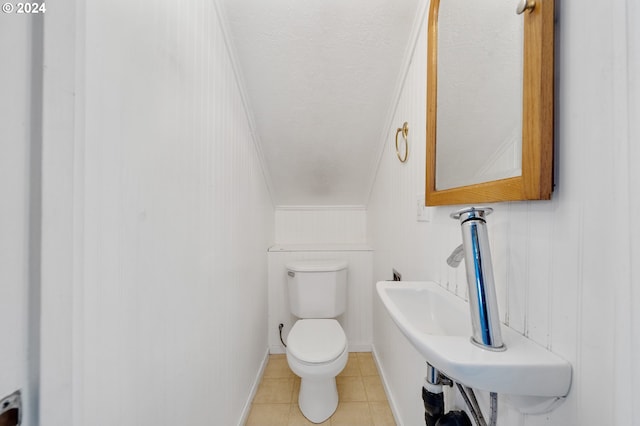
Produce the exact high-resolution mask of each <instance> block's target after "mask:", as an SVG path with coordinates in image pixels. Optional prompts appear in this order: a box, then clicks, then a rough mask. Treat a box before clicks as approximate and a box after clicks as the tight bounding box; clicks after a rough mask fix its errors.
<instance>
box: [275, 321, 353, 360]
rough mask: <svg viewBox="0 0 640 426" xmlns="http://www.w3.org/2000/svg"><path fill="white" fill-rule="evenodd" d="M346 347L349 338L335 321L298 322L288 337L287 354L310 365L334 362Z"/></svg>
mask: <svg viewBox="0 0 640 426" xmlns="http://www.w3.org/2000/svg"><path fill="white" fill-rule="evenodd" d="M346 346H347V336H346V335H345V334H344V330H342V327H341V326H340V323H339V322H338V321H336V320H335V319H301V320H298V321H297V322H296V323H295V324H294V325H293V327H292V328H291V331H290V332H289V336H288V337H287V352H289V353H290V354H291V355H292V356H294V357H295V358H296V359H298V360H300V361H302V362H304V363H308V364H323V363H328V362H331V361H334V360H336V359H337V358H338V357H339V356H340V355H342V353H343V352H344V351H345V348H346Z"/></svg>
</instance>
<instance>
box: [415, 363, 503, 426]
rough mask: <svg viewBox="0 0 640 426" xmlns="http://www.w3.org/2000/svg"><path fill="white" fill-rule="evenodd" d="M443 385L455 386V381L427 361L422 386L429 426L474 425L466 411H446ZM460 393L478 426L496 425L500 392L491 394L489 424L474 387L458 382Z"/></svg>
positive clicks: (425, 417) (425, 414)
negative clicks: (425, 374)
mask: <svg viewBox="0 0 640 426" xmlns="http://www.w3.org/2000/svg"><path fill="white" fill-rule="evenodd" d="M443 386H453V381H452V380H451V379H449V378H448V377H447V376H445V375H444V374H441V373H440V372H439V371H438V370H437V369H436V368H435V367H433V366H432V365H431V364H429V363H427V377H425V381H424V385H423V386H422V401H423V402H424V421H425V424H426V425H427V426H472V425H471V420H470V419H469V416H467V414H466V413H465V412H464V411H449V412H448V413H445V407H444V393H443V390H442V387H443ZM456 386H457V387H458V390H459V391H460V395H462V398H463V399H464V402H465V404H467V407H468V408H469V411H470V412H471V415H472V416H473V420H474V421H475V423H476V425H477V426H496V424H497V420H498V394H497V393H495V392H491V394H490V410H491V417H490V418H489V423H488V424H487V422H486V420H485V419H484V416H483V415H482V410H481V409H480V404H478V399H477V398H476V394H475V392H474V391H473V389H472V388H470V387H468V386H463V385H462V384H460V383H456Z"/></svg>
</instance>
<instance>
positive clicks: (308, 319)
mask: <svg viewBox="0 0 640 426" xmlns="http://www.w3.org/2000/svg"><path fill="white" fill-rule="evenodd" d="M286 268H287V283H288V287H289V303H290V307H291V313H292V314H293V315H295V316H296V317H298V318H300V319H299V320H298V321H296V323H295V324H294V325H293V327H292V328H291V331H290V332H289V335H288V337H287V362H288V363H289V367H290V368H291V370H292V371H293V372H294V373H295V374H297V375H298V376H300V378H301V379H302V380H301V383H300V394H299V396H298V405H299V406H300V411H302V414H304V416H305V417H306V418H307V419H309V420H310V421H312V422H314V423H322V422H323V421H325V420H327V419H328V418H329V417H331V415H332V414H333V413H334V412H335V411H336V408H337V407H338V390H337V388H336V376H337V375H338V374H339V373H340V372H341V371H342V370H343V369H344V367H345V366H346V365H347V358H348V356H349V351H348V348H347V336H346V335H345V334H344V330H343V329H342V327H341V326H340V323H339V322H338V321H336V320H335V319H334V318H336V317H338V316H339V315H341V314H342V313H344V311H345V309H346V306H347V262H345V261H342V260H301V261H295V262H290V263H288V264H287V265H286Z"/></svg>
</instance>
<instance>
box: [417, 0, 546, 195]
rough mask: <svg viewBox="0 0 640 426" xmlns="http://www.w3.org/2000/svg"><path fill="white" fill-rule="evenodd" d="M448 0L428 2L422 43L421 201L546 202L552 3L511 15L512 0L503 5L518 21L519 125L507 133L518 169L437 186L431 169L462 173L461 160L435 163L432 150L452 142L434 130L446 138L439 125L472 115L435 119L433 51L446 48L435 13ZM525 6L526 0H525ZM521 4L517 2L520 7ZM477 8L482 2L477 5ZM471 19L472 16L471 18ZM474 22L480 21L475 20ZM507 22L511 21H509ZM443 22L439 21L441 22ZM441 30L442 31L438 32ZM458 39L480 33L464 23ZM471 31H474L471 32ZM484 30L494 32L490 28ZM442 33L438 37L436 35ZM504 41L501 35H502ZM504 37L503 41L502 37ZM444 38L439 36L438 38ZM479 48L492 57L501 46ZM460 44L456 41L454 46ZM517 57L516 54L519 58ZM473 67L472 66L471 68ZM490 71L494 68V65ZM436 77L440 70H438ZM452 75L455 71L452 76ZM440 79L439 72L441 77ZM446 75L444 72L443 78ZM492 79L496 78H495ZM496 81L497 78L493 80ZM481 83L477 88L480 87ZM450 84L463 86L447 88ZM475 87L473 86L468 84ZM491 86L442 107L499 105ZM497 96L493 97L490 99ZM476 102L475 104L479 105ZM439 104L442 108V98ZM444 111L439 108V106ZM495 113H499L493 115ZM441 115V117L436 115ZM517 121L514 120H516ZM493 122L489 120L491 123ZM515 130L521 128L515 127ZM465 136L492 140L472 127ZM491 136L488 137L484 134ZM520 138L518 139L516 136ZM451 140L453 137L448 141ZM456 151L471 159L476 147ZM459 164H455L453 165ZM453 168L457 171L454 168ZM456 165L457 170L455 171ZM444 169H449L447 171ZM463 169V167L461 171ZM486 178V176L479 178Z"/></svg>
mask: <svg viewBox="0 0 640 426" xmlns="http://www.w3.org/2000/svg"><path fill="white" fill-rule="evenodd" d="M448 1H452V0H431V4H430V10H429V21H428V32H427V34H428V42H427V129H426V130H427V132H426V133H427V162H426V194H425V203H426V205H428V206H437V205H453V204H467V203H483V202H485V203H486V202H499V201H515V200H548V199H550V198H551V192H552V186H553V104H554V101H553V95H554V87H553V86H554V69H553V58H554V53H553V49H554V40H553V35H554V0H535V4H534V5H533V8H532V9H527V10H525V11H524V13H523V14H522V15H517V14H516V6H517V3H516V2H515V1H514V2H513V3H512V4H507V6H508V7H510V8H512V9H511V10H512V11H513V17H514V18H513V19H520V20H523V24H522V25H523V27H522V30H521V31H522V33H521V36H520V40H522V49H521V50H520V52H521V53H520V54H521V55H522V57H521V58H519V57H518V58H516V59H517V62H518V63H519V64H521V65H520V66H521V67H522V70H521V72H522V74H521V75H522V81H521V82H520V83H518V82H517V81H516V84H517V86H516V87H514V89H515V91H517V90H518V89H520V88H521V90H522V93H521V97H518V103H521V105H522V109H521V112H522V119H521V123H520V122H518V123H516V125H517V127H518V128H517V129H516V131H515V132H512V133H514V134H515V135H516V137H515V138H516V139H518V141H517V142H518V143H521V145H518V146H517V147H515V148H514V150H512V151H511V153H512V155H513V153H514V152H515V153H517V154H518V155H519V156H520V158H518V160H521V162H520V163H519V164H518V166H519V169H517V172H515V173H513V172H510V173H511V174H510V175H509V173H507V175H508V176H509V177H504V178H496V179H491V180H483V179H481V178H480V179H479V180H478V181H477V182H467V183H464V184H462V185H460V186H456V185H455V184H453V185H449V186H447V185H443V184H438V182H437V180H438V177H437V176H438V173H437V171H438V169H437V167H440V168H441V169H442V168H447V171H448V172H450V173H449V174H454V175H455V174H456V173H462V172H463V171H464V169H465V165H464V164H465V163H464V161H462V159H461V158H458V159H456V157H455V156H454V157H452V158H451V159H448V160H446V162H443V161H442V159H440V161H437V159H438V157H437V155H438V146H440V147H441V150H440V151H441V152H444V151H445V145H444V144H448V143H453V142H452V140H445V139H442V138H438V126H440V128H441V134H442V135H447V134H449V133H451V132H447V131H445V130H446V128H445V126H447V125H449V126H451V127H452V128H454V127H455V126H458V127H461V126H465V125H466V123H467V122H468V121H469V120H468V118H469V117H470V115H469V114H471V115H473V112H471V113H467V115H466V116H461V117H457V118H456V119H455V120H451V122H450V123H447V122H442V117H441V121H440V122H439V121H438V106H439V102H438V89H439V86H438V71H439V69H438V57H439V55H438V49H441V50H443V49H446V48H447V46H446V45H442V44H439V42H438V40H439V19H438V15H439V11H440V7H441V4H444V3H445V2H448ZM456 1H459V2H464V1H468V2H475V3H478V2H477V1H476V0H456ZM487 1H488V3H491V2H494V3H501V6H500V7H504V4H505V3H509V2H505V1H504V0H487ZM528 1H529V2H531V0H528ZM524 2H525V0H522V5H524V4H525V3H524ZM482 4H486V3H485V2H482ZM453 19H454V20H455V19H456V16H455V14H454V15H453ZM472 19H473V18H472ZM477 19H481V17H478V18H477ZM508 19H511V18H510V17H509V18H508ZM467 21H468V20H467ZM446 23H447V26H450V25H452V23H451V19H449V20H448V21H446ZM443 24H444V22H443ZM440 31H442V30H440ZM452 31H453V32H454V33H457V34H458V35H460V34H463V35H464V37H467V36H468V37H469V38H477V37H478V32H477V31H482V28H479V29H478V30H477V31H476V30H474V29H473V28H472V27H471V28H470V27H469V22H460V24H459V25H457V26H456V27H455V28H453V30H452ZM474 31H475V33H474ZM490 32H494V31H493V30H492V31H490ZM442 34H445V33H440V35H442ZM502 38H505V37H502ZM506 38H508V37H506ZM443 40H444V38H443ZM482 43H483V50H486V52H488V55H489V56H490V57H493V56H494V55H492V52H495V51H496V49H499V48H500V47H501V46H500V44H499V43H496V46H495V47H494V46H493V45H492V43H491V42H486V41H483V42H482ZM460 44H466V43H464V41H463V42H462V43H460V42H458V43H457V45H460ZM520 54H517V55H516V56H519V55H520ZM472 68H474V67H472ZM494 69H495V67H494ZM440 72H441V73H442V72H443V70H440ZM452 74H455V73H452ZM443 75H445V74H443ZM447 75H448V74H447ZM493 80H496V79H495V78H494V79H493ZM499 80H500V79H499V78H498V81H499ZM484 81H485V79H483V80H482V82H481V84H484ZM453 86H463V87H464V85H457V84H455V82H454V84H453ZM474 87H476V86H474ZM440 90H441V92H446V93H447V94H448V95H449V94H451V93H453V92H452V91H450V90H447V91H445V90H444V88H443V87H442V86H440ZM491 90H492V89H491V88H490V89H489V92H487V91H485V92H484V97H483V96H480V97H478V93H483V92H474V93H469V90H468V89H467V90H466V91H464V92H462V93H457V94H455V93H454V94H453V96H451V97H449V98H448V101H447V102H446V104H449V105H453V106H454V107H455V105H456V104H459V105H462V104H464V103H465V102H469V100H470V99H473V98H472V97H474V96H475V97H476V99H474V100H477V99H480V100H482V99H487V101H488V100H489V99H491V101H492V102H500V100H501V96H500V95H499V93H500V92H499V91H498V90H494V92H495V93H496V94H498V96H487V93H492V92H491ZM496 98H497V99H496ZM480 104H481V103H480ZM440 105H444V104H443V102H442V99H441V100H440ZM443 108H444V107H443ZM494 115H500V114H494ZM441 116H444V113H442V114H441ZM517 118H519V117H517ZM494 119H495V120H498V121H493V120H494ZM501 119H503V117H501V116H496V117H490V120H485V119H484V118H482V119H481V120H477V121H481V122H482V125H483V126H485V127H486V129H493V127H496V126H498V125H500V122H499V120H501ZM520 128H521V129H520ZM468 133H469V134H472V135H474V136H473V138H474V140H473V141H472V142H471V143H472V144H481V143H483V140H482V138H483V136H484V137H485V139H487V138H489V137H493V134H492V133H491V132H483V131H476V129H472V130H471V131H470V132H468ZM487 135H491V136H487ZM520 135H521V136H520ZM452 139H456V138H452ZM460 153H465V154H464V155H466V154H470V155H471V156H473V155H477V154H476V149H475V148H474V147H473V146H471V147H470V148H469V147H464V148H462V149H460V150H458V154H456V155H463V154H460ZM458 160H460V161H458ZM456 166H458V167H459V169H458V170H457V169H456ZM460 166H462V167H460ZM449 168H450V169H449ZM467 168H468V167H467ZM485 175H486V176H490V175H491V173H488V174H485Z"/></svg>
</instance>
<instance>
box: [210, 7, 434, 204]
mask: <svg viewBox="0 0 640 426" xmlns="http://www.w3.org/2000/svg"><path fill="white" fill-rule="evenodd" d="M220 5H221V8H220V9H221V15H222V19H223V20H224V21H225V23H224V25H225V27H226V28H227V32H228V38H229V40H228V41H229V44H230V48H231V50H232V54H233V55H234V56H235V58H236V62H237V66H238V74H239V79H240V80H241V84H242V85H243V88H244V91H245V97H246V100H247V103H248V105H249V109H250V114H251V115H252V116H253V125H254V128H255V131H256V133H257V140H258V144H259V148H260V150H261V152H262V157H263V161H264V163H265V164H264V167H265V169H266V174H267V175H268V177H269V180H270V183H271V191H272V196H273V199H274V203H275V204H276V205H362V204H365V203H366V202H367V198H368V195H369V191H370V187H371V185H372V182H373V178H374V176H375V171H376V167H377V163H378V158H379V155H380V150H381V148H382V145H381V144H382V137H383V132H386V130H387V129H386V127H387V120H388V117H389V114H390V111H392V108H393V107H394V105H393V104H394V101H395V97H396V96H397V92H398V90H399V86H400V82H401V77H402V74H403V72H404V71H405V70H403V63H404V66H405V67H406V62H407V58H408V53H409V52H410V50H411V48H412V46H413V41H414V40H412V37H413V38H415V34H414V33H416V28H417V26H419V23H420V20H421V19H422V16H418V15H421V12H422V11H423V10H424V8H425V6H424V4H421V2H420V1H419V0H393V1H392V0H220Z"/></svg>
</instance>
